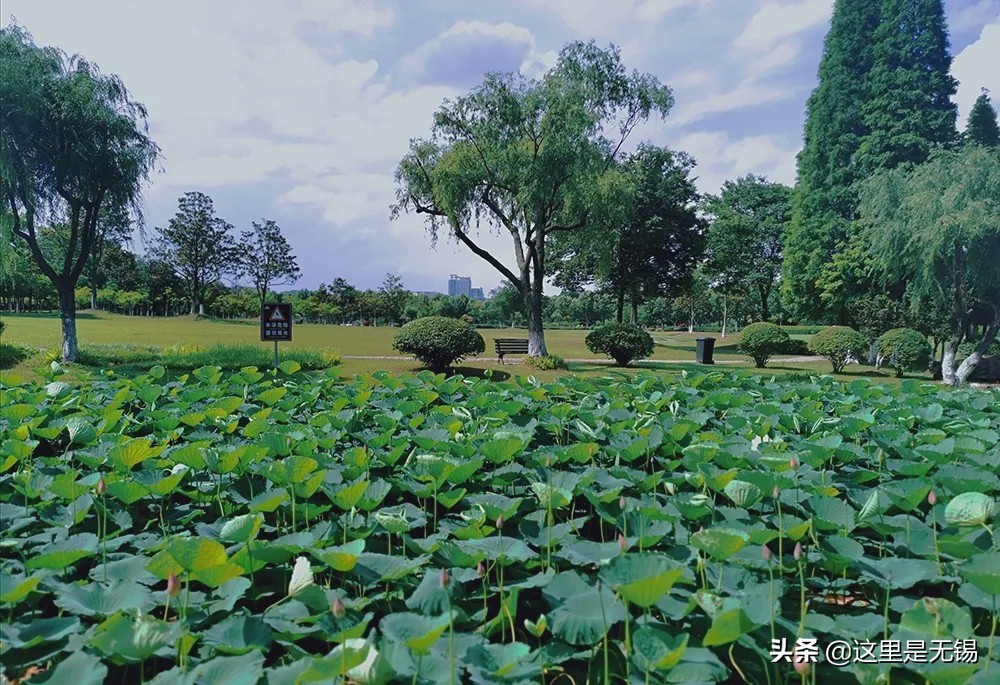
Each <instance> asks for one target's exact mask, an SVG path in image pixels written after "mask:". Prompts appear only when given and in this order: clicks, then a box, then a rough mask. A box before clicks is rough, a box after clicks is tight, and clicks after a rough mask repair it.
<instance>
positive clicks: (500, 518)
mask: <svg viewBox="0 0 1000 685" xmlns="http://www.w3.org/2000/svg"><path fill="white" fill-rule="evenodd" d="M501 528H503V514H500V515H499V516H497V530H500V529H501Z"/></svg>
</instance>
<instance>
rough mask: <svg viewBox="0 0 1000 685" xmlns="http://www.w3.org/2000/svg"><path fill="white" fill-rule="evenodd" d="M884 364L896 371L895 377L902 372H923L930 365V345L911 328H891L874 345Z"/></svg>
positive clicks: (901, 374) (919, 333) (922, 335)
mask: <svg viewBox="0 0 1000 685" xmlns="http://www.w3.org/2000/svg"><path fill="white" fill-rule="evenodd" d="M875 347H876V350H877V351H878V355H879V356H880V357H882V358H883V360H884V363H885V364H886V365H887V366H888V367H889V368H892V369H896V376H897V377H900V378H901V377H902V376H903V372H904V371H925V370H926V369H927V367H928V366H929V365H930V363H931V344H930V343H929V342H927V337H926V336H925V335H924V334H923V333H921V332H919V331H915V330H913V329H912V328H893V329H892V330H891V331H886V332H885V333H883V334H882V335H880V336H879V339H878V342H877V343H876V344H875Z"/></svg>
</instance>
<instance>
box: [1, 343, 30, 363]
mask: <svg viewBox="0 0 1000 685" xmlns="http://www.w3.org/2000/svg"><path fill="white" fill-rule="evenodd" d="M34 354H35V350H33V349H32V348H30V347H26V346H24V345H21V344H19V343H9V342H0V369H9V368H11V367H12V366H17V365H18V364H20V363H21V362H23V361H24V360H25V359H28V358H29V357H31V356H32V355H34Z"/></svg>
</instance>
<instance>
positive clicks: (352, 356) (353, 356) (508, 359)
mask: <svg viewBox="0 0 1000 685" xmlns="http://www.w3.org/2000/svg"><path fill="white" fill-rule="evenodd" d="M340 357H341V359H391V360H396V361H412V360H413V357H403V356H395V357H393V356H385V355H360V354H342V355H340ZM523 359H524V358H523V357H504V360H505V362H506V363H511V364H517V363H520V362H521V361H522V360H523ZM496 360H497V358H496V357H473V358H470V359H465V360H464V361H467V362H495V361H496ZM566 361H567V362H572V363H574V364H608V365H610V364H612V363H613V361H612V360H611V359H595V358H593V357H591V358H589V359H567V360H566ZM771 361H772V362H785V363H789V364H806V363H809V362H818V361H823V357H774V358H772V359H771ZM633 363H634V364H646V363H653V364H695V363H697V362H696V361H695V360H694V359H643V360H640V361H636V362H633ZM715 363H716V364H744V365H745V364H747V363H748V360H746V359H743V358H740V359H719V358H716V359H715Z"/></svg>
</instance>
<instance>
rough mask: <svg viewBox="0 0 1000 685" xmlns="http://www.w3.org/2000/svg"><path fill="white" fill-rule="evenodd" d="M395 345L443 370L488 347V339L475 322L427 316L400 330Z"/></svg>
mask: <svg viewBox="0 0 1000 685" xmlns="http://www.w3.org/2000/svg"><path fill="white" fill-rule="evenodd" d="M392 346H393V348H395V349H397V350H399V351H400V352H402V353H403V354H412V355H413V356H414V357H416V358H417V359H418V360H419V361H421V362H423V363H424V364H425V365H426V366H427V368H429V369H430V370H431V371H434V372H436V373H439V372H441V371H445V370H446V369H447V368H448V367H449V366H451V365H452V364H454V363H455V362H457V361H458V360H460V359H463V358H464V357H467V356H469V355H473V354H482V353H483V352H484V351H485V350H486V341H484V340H483V336H481V335H479V333H478V332H477V331H476V329H475V328H473V327H472V324H469V323H467V322H465V321H461V320H459V319H452V318H449V317H447V316H425V317H423V318H422V319H416V320H414V321H411V322H410V323H408V324H406V325H405V326H403V327H402V328H401V329H399V333H397V334H396V338H395V339H394V340H393V341H392Z"/></svg>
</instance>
